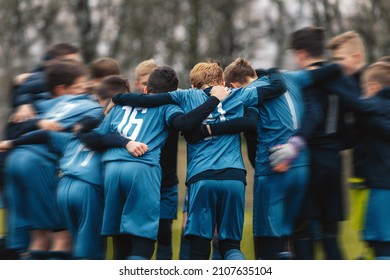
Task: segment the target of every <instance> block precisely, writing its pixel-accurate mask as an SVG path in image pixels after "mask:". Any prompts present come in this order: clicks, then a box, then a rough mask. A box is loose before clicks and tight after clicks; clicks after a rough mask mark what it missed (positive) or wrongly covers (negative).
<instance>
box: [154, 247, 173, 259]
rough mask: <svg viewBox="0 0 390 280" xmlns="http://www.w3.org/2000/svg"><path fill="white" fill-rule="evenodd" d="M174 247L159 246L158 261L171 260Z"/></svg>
mask: <svg viewBox="0 0 390 280" xmlns="http://www.w3.org/2000/svg"><path fill="white" fill-rule="evenodd" d="M171 259H172V246H171V245H162V244H157V252H156V260H171Z"/></svg>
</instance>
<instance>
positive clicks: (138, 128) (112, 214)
mask: <svg viewBox="0 0 390 280" xmlns="http://www.w3.org/2000/svg"><path fill="white" fill-rule="evenodd" d="M149 86H150V89H149ZM177 86H178V79H177V76H176V73H175V72H174V70H173V69H171V68H169V67H159V68H157V69H156V70H154V71H153V72H152V74H151V75H150V77H149V80H148V84H147V86H146V88H145V91H146V92H148V93H149V94H148V95H153V96H154V93H159V92H160V91H161V90H160V89H165V90H170V91H171V90H175V89H177ZM151 90H153V91H156V92H152V91H151ZM218 90H219V91H218ZM215 91H216V92H217V93H219V98H221V99H223V98H224V97H225V96H226V94H227V93H228V91H226V90H225V89H224V88H219V89H218V88H217V89H215ZM129 95H133V94H129ZM156 96H158V94H157V95H156ZM219 102H220V100H219V99H218V98H215V97H211V98H210V99H209V100H208V102H207V103H205V104H203V105H202V106H199V107H198V108H197V109H194V110H193V111H191V112H189V113H187V114H186V115H184V114H183V113H182V111H181V110H180V108H179V107H177V106H173V105H166V106H162V107H157V108H140V107H138V106H137V107H129V106H123V107H122V106H116V107H114V108H113V109H112V111H111V112H110V113H109V114H108V115H107V118H106V119H105V120H104V122H103V123H102V125H101V126H100V127H99V128H98V129H97V130H96V132H98V133H99V134H106V133H108V132H116V133H118V134H120V135H122V136H124V137H126V138H128V139H130V140H132V141H141V142H143V143H145V144H146V145H147V146H141V147H140V149H138V150H137V156H131V155H128V154H127V153H124V152H123V151H121V150H118V149H110V150H108V151H107V152H106V153H105V155H104V157H103V162H104V164H105V174H106V176H105V184H104V187H105V210H104V216H103V228H102V234H103V235H107V236H110V235H122V236H128V237H129V238H130V239H131V246H132V248H131V251H130V253H129V257H128V259H150V258H151V256H152V254H153V250H154V242H155V240H156V238H157V233H158V223H159V216H160V215H159V213H160V186H161V170H160V166H159V154H160V150H161V147H162V145H163V143H164V141H165V139H166V137H167V135H168V131H167V127H173V128H175V129H178V130H187V129H191V128H193V127H195V126H196V125H198V124H199V123H200V122H201V121H202V120H203V119H204V118H205V117H206V116H207V115H208V114H209V113H210V112H211V111H213V110H214V108H215V107H216V106H217V105H218V103H219ZM151 128H153V129H151ZM146 151H147V152H146ZM124 163H125V164H124ZM129 182H130V183H129ZM146 209H147V211H146Z"/></svg>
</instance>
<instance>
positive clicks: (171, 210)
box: [160, 186, 178, 220]
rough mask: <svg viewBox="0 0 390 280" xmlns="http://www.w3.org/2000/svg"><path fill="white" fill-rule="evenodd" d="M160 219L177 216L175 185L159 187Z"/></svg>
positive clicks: (172, 218)
mask: <svg viewBox="0 0 390 280" xmlns="http://www.w3.org/2000/svg"><path fill="white" fill-rule="evenodd" d="M160 197H161V199H160V219H171V220H174V219H176V218H177V197H178V194H177V186H171V187H164V188H161V194H160Z"/></svg>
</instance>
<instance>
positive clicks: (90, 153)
mask: <svg viewBox="0 0 390 280" xmlns="http://www.w3.org/2000/svg"><path fill="white" fill-rule="evenodd" d="M83 152H87V153H88V154H87V156H86V157H85V159H84V160H83V162H82V163H81V164H80V166H82V167H86V166H87V165H88V163H89V162H90V161H91V159H92V157H93V155H94V154H95V151H91V150H89V149H88V148H87V147H85V146H84V145H83V144H79V145H78V147H77V150H76V152H75V154H74V155H73V157H72V159H71V160H70V161H69V162H68V163H67V164H66V166H69V165H71V164H72V163H73V162H74V161H75V159H76V158H77V157H79V156H80V154H81V153H83Z"/></svg>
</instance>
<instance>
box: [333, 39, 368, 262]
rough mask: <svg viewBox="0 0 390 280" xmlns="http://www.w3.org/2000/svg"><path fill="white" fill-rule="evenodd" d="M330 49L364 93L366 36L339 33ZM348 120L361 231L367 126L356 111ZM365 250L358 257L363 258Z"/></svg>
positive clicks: (354, 211) (354, 214) (354, 209)
mask: <svg viewBox="0 0 390 280" xmlns="http://www.w3.org/2000/svg"><path fill="white" fill-rule="evenodd" d="M326 47H327V49H328V50H330V55H331V57H332V59H333V61H335V62H337V63H340V64H342V65H343V69H344V72H345V74H346V75H348V76H350V78H351V79H350V80H351V82H355V83H356V89H359V90H356V91H355V93H356V95H357V97H358V96H361V95H362V89H361V88H360V84H361V81H360V80H361V75H362V72H363V70H364V68H365V66H366V51H365V47H364V42H363V39H362V38H361V37H360V35H359V34H358V33H357V32H355V31H347V32H344V33H342V34H340V35H337V36H335V37H333V38H331V39H330V40H329V42H328V43H327V45H326ZM347 118H348V123H347V125H346V131H347V133H346V138H345V140H346V147H347V148H353V151H352V153H351V156H352V163H353V165H352V170H351V173H352V174H351V177H350V178H349V179H348V182H349V184H350V187H351V192H350V194H351V220H352V224H353V225H354V227H355V229H356V230H358V231H360V230H361V228H362V218H363V209H364V205H365V202H366V201H367V197H368V192H367V188H366V185H365V169H364V168H363V165H364V162H365V161H366V157H365V156H364V152H365V151H364V149H363V148H362V143H361V139H362V137H361V136H362V134H364V129H363V127H362V126H361V124H360V122H359V121H358V119H357V117H356V115H355V114H353V113H352V112H348V113H347ZM365 254H366V253H365V252H363V253H362V254H361V256H359V258H364V255H365Z"/></svg>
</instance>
